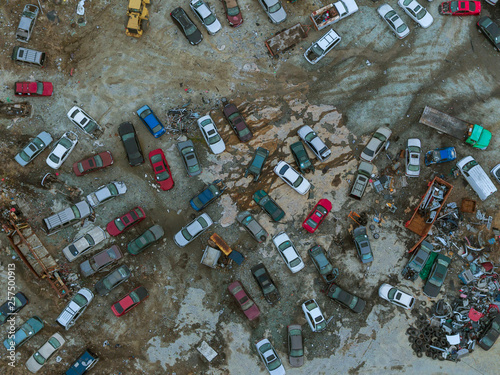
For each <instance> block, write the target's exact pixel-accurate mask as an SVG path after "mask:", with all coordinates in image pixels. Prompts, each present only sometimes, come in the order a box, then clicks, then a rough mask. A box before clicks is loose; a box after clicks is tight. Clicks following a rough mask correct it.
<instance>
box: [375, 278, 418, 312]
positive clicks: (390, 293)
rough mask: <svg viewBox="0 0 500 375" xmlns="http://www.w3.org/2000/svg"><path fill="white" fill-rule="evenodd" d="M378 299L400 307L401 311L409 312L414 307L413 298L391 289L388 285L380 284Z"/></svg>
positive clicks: (393, 288)
mask: <svg viewBox="0 0 500 375" xmlns="http://www.w3.org/2000/svg"><path fill="white" fill-rule="evenodd" d="M378 295H379V296H380V298H383V299H385V300H386V301H389V302H390V303H393V304H395V305H396V306H399V307H402V308H403V309H407V310H410V309H411V308H412V307H413V305H415V298H414V297H413V296H411V295H409V294H408V293H405V292H402V291H401V290H399V289H397V288H395V287H393V286H392V285H389V284H382V285H381V286H380V288H379V289H378Z"/></svg>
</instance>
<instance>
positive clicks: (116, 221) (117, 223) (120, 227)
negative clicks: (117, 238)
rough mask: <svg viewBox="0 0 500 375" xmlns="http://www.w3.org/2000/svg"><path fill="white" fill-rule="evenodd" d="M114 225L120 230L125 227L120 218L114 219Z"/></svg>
mask: <svg viewBox="0 0 500 375" xmlns="http://www.w3.org/2000/svg"><path fill="white" fill-rule="evenodd" d="M115 225H116V227H117V228H118V230H120V231H121V230H123V229H125V224H123V223H122V221H121V220H120V219H116V220H115Z"/></svg>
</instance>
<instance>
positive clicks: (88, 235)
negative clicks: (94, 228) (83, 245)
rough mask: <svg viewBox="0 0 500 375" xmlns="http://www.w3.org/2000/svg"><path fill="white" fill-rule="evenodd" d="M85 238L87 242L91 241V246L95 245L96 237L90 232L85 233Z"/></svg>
mask: <svg viewBox="0 0 500 375" xmlns="http://www.w3.org/2000/svg"><path fill="white" fill-rule="evenodd" d="M85 239H86V240H87V242H88V243H89V245H90V246H94V245H95V241H94V239H93V238H92V236H91V235H90V234H86V235H85Z"/></svg>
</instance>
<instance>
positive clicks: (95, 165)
mask: <svg viewBox="0 0 500 375" xmlns="http://www.w3.org/2000/svg"><path fill="white" fill-rule="evenodd" d="M113 162H114V161H113V155H111V152H109V151H104V152H101V153H99V154H97V155H94V156H91V157H89V158H86V159H83V160H80V161H77V162H76V163H74V164H73V172H75V174H76V175H77V176H83V175H85V174H87V173H90V172H94V171H98V170H99V169H103V168H106V167H109V166H111V165H113Z"/></svg>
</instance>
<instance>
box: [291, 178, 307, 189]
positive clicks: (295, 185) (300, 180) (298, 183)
mask: <svg viewBox="0 0 500 375" xmlns="http://www.w3.org/2000/svg"><path fill="white" fill-rule="evenodd" d="M302 181H304V178H303V177H302V176H298V177H297V179H296V180H295V182H294V183H293V187H295V188H297V187H299V186H300V184H301V183H302Z"/></svg>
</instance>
